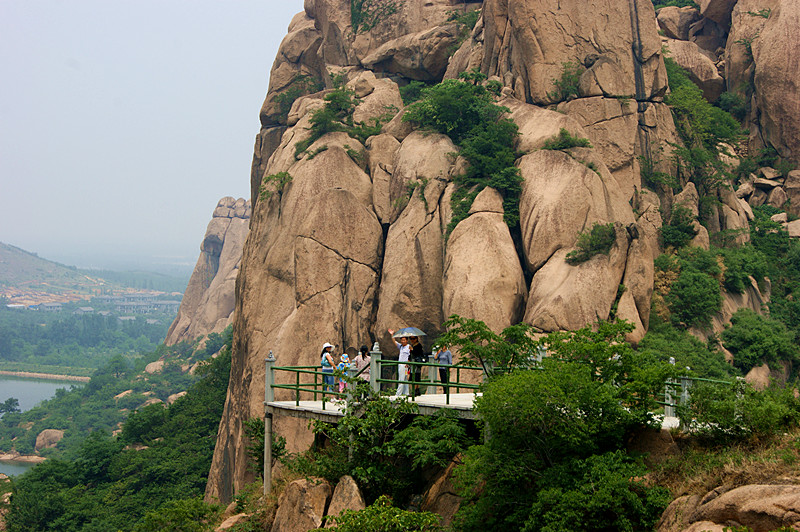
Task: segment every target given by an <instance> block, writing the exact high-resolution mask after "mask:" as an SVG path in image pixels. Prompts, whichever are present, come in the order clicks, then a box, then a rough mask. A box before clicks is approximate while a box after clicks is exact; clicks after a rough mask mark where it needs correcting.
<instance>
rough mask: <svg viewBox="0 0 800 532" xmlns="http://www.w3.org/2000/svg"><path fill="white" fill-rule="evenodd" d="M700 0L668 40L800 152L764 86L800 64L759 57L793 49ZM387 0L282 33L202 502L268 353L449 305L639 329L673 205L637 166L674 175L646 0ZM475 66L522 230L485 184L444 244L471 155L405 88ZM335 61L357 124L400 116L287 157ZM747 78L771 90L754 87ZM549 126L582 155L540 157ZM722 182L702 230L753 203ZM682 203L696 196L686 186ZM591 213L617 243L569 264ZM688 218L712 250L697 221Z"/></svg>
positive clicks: (302, 17)
mask: <svg viewBox="0 0 800 532" xmlns="http://www.w3.org/2000/svg"><path fill="white" fill-rule="evenodd" d="M745 1H746V0H740V3H742V2H745ZM773 3H774V4H775V7H774V8H773V9H772V11H771V14H770V16H769V17H768V19H767V20H766V22H765V23H764V24H763V28H762V29H761V30H758V31H760V33H759V34H758V35H759V36H758V39H761V40H764V36H765V35H767V34H769V32H774V33H776V34H780V32H782V31H783V32H786V31H787V29H786V28H789V27H790V22H791V21H792V20H794V19H793V17H796V15H797V11H798V10H797V8H796V7H795V6H794V4H793V3H792V2H790V1H789V0H783V1H778V0H774V1H773ZM573 4H574V5H573ZM577 4H580V5H577ZM703 4H704V6H703V9H702V10H701V11H700V12H697V11H693V12H692V13H690V14H685V13H683V12H681V15H680V16H678V20H677V22H675V23H674V25H675V27H676V29H675V32H674V34H673V35H672V40H674V41H676V42H685V43H689V44H691V45H692V46H694V47H696V48H697V49H698V50H700V52H698V53H700V54H702V55H703V56H704V57H706V58H707V59H708V62H710V63H711V64H712V65H713V67H709V65H708V63H703V65H704V68H706V70H707V71H709V72H707V74H708V75H707V76H706V77H707V78H713V79H716V78H715V77H714V72H710V71H714V70H715V71H716V75H717V77H721V74H720V72H719V71H720V70H722V71H723V73H724V72H725V69H727V70H728V71H729V72H741V74H736V75H740V76H750V77H751V78H752V79H754V83H755V85H754V86H755V92H753V97H754V98H755V100H754V102H755V103H754V106H753V108H752V109H753V110H751V111H750V113H751V114H750V119H749V120H750V122H749V123H750V124H751V131H752V134H751V143H752V144H753V146H756V145H757V144H759V143H761V144H762V145H763V144H764V143H769V145H771V146H774V147H775V148H776V149H777V150H778V151H779V152H780V153H781V154H782V155H783V156H787V157H788V156H793V157H796V156H797V155H798V152H797V149H796V147H795V146H794V145H793V142H795V141H796V138H797V137H796V136H794V137H793V136H792V135H793V134H792V131H793V130H792V128H793V127H795V125H796V124H795V120H797V119H798V117H800V113H794V114H792V113H791V112H789V107H790V106H791V105H794V104H793V103H792V101H791V100H792V98H783V97H776V96H775V92H770V90H774V89H776V88H777V87H784V88H785V89H786V88H789V87H791V85H792V83H793V80H794V81H796V75H797V72H798V70H797V69H794V71H792V72H787V71H786V70H784V69H770V68H768V67H767V66H766V65H768V64H770V63H769V62H770V61H781V59H780V58H781V57H783V58H784V59H786V60H788V59H787V57H788V56H786V55H780V53H781V52H780V50H771V49H768V48H769V47H767V46H764V47H763V49H762V48H760V47H759V46H756V45H755V44H754V45H753V54H752V57H750V56H747V57H746V58H744V57H740V56H737V55H736V53H735V48H736V47H735V46H733V45H732V44H731V45H730V47H731V49H732V50H733V51H731V52H728V51H727V49H726V48H725V43H726V42H730V40H729V39H730V38H733V37H729V36H735V35H737V32H740V31H744V29H742V28H743V26H742V24H740V23H739V22H738V21H739V19H741V18H742V17H741V16H739V15H737V11H735V9H734V6H733V4H735V2H734V1H728V2H722V1H715V0H711V1H710V2H703ZM722 4H724V5H722ZM397 8H398V10H397V12H396V13H394V14H392V15H390V16H389V17H387V18H386V19H385V20H382V21H379V22H378V24H377V25H375V26H374V27H373V28H371V29H368V30H367V31H362V30H363V29H364V28H362V27H361V26H359V27H357V28H354V25H353V22H354V19H353V18H352V17H351V12H350V2H347V1H346V0H306V2H305V10H304V12H302V13H300V14H298V15H296V16H295V18H294V19H293V20H292V22H291V24H290V26H289V32H288V35H287V36H286V37H285V38H284V40H283V43H282V44H281V47H280V50H279V52H278V56H277V58H276V60H275V63H274V65H273V68H272V72H271V76H270V86H269V92H268V94H267V97H266V100H265V102H264V105H263V107H262V109H261V113H260V118H261V124H262V128H261V131H260V132H259V134H258V136H257V138H256V143H255V154H254V158H253V166H252V176H251V184H252V201H253V205H254V207H253V218H252V221H251V231H250V234H249V236H248V238H247V242H246V244H245V247H244V253H243V258H242V265H241V269H240V272H239V277H238V280H237V285H236V290H237V298H236V311H235V324H234V347H233V352H234V358H233V363H232V370H231V379H230V386H229V392H228V400H227V402H226V406H225V413H224V416H223V419H222V422H221V424H220V431H219V436H218V441H217V447H216V452H215V456H214V463H213V466H212V470H211V474H210V481H209V485H208V490H207V497H208V498H209V499H214V498H219V499H221V500H223V501H228V500H230V499H231V497H232V495H233V494H234V492H235V491H236V490H238V489H239V488H240V487H241V486H243V484H244V483H245V482H246V481H247V480H249V478H250V475H251V474H252V473H249V472H248V470H247V458H246V452H245V448H244V444H243V440H242V423H243V422H244V421H245V420H247V419H249V418H252V417H261V416H262V415H263V404H262V401H263V389H264V366H263V360H264V358H265V357H266V356H267V353H268V352H269V351H270V350H273V351H274V353H275V354H276V356H277V358H278V361H279V362H278V363H279V365H298V364H304V365H307V364H316V362H317V354H318V353H319V349H320V345H321V344H322V343H323V342H325V341H330V342H333V343H335V344H339V345H342V346H356V345H361V344H365V343H371V342H372V341H375V340H377V341H380V342H381V348H382V349H383V351H384V352H386V353H388V354H389V355H391V354H393V351H394V346H393V344H392V343H391V342H390V340H389V338H388V336H387V335H386V333H385V331H386V329H387V328H388V327H402V326H411V325H413V326H417V327H420V328H422V329H423V330H425V331H426V332H427V333H428V334H429V335H431V336H434V335H436V334H438V333H439V332H441V323H442V321H443V320H444V319H445V318H446V317H447V316H449V315H451V314H453V313H457V314H460V315H462V316H464V317H474V318H479V319H481V320H483V321H485V322H486V323H487V324H489V325H490V326H491V327H492V328H493V329H494V330H501V329H502V328H504V327H506V326H508V325H511V324H513V323H517V322H519V321H520V320H524V321H526V322H528V323H530V324H533V325H535V326H536V327H538V328H540V329H542V330H544V331H552V330H561V329H575V328H580V327H583V326H585V325H587V324H591V323H593V322H595V321H596V320H597V319H606V318H608V317H609V316H610V314H611V312H612V308H613V309H616V316H618V317H621V318H624V319H627V320H629V321H631V322H633V323H634V324H635V325H636V330H635V331H634V332H633V333H632V335H631V337H630V339H631V340H633V341H636V340H638V339H639V338H641V336H642V335H643V334H644V332H645V331H646V329H647V326H648V323H649V313H650V303H651V297H652V293H653V279H654V266H653V260H654V258H655V257H656V256H657V255H658V254H659V253H660V250H659V239H658V235H659V228H660V227H661V225H662V219H661V213H662V212H668V211H669V209H670V208H671V206H672V204H673V203H674V202H675V201H676V198H675V197H674V196H673V195H672V191H671V190H661V191H660V192H659V194H656V193H654V192H652V191H648V190H646V189H643V188H642V182H641V177H640V175H641V168H640V165H641V161H642V160H648V161H662V162H660V163H658V164H657V165H656V166H657V167H658V169H659V170H661V171H664V172H668V173H669V172H674V168H672V167H671V166H670V163H669V161H670V157H669V156H670V153H671V150H672V149H673V146H674V145H676V144H677V143H678V142H679V138H678V134H677V131H676V128H675V124H674V123H673V118H672V114H671V112H670V110H669V108H668V107H667V106H666V105H665V104H664V102H663V99H664V96H665V95H666V94H667V92H668V87H667V77H666V71H665V66H664V51H663V49H662V44H663V43H662V37H661V36H660V35H659V31H658V25H657V17H656V13H655V11H654V8H653V4H652V2H651V1H650V0H586V1H585V2H580V3H566V2H562V1H560V0H526V1H517V2H510V1H508V0H486V1H485V2H469V3H464V2H456V1H454V0H425V1H423V0H409V1H406V2H399V3H397ZM478 8H479V9H481V15H480V18H479V19H478V22H477V24H476V25H475V27H474V28H473V29H472V30H471V31H467V32H466V35H464V28H463V27H462V26H461V25H460V24H459V23H457V22H454V21H453V20H452V18H453V17H452V16H451V13H452V12H456V13H464V12H467V11H469V10H473V9H478ZM712 15H713V16H712ZM681 17H683V18H681ZM751 18H752V17H751ZM661 19H662V17H661V16H660V15H659V17H658V21H659V22H661ZM684 19H686V20H691V21H693V22H691V23H688V22H686V21H685V20H684ZM743 20H744V19H743ZM746 22H747V23H748V24H749V23H751V22H752V21H751V20H750V19H746ZM758 22H761V21H758ZM701 23H702V24H703V26H699V24H701ZM666 24H667V23H666V22H664V23H662V27H663V26H664V25H666ZM685 26H686V27H685ZM464 37H465V38H464ZM462 39H463V42H462ZM681 39H683V40H681ZM726 39H728V40H727V41H726ZM796 41H797V39H796V38H795V39H794V41H793V42H794V43H795V45H796ZM765 42H766V41H765ZM790 42H792V41H791V40H790ZM786 47H787V49H789V48H790V47H791V46H790V44H786ZM675 48H676V49H677V45H676V46H675ZM451 54H452V55H451ZM676 55H677V54H676ZM734 56H735V57H734ZM568 64H569V65H580V72H581V73H580V77H579V80H578V88H577V91H576V94H571V95H569V96H568V97H562V96H559V95H558V94H556V93H554V91H553V86H554V80H557V79H558V78H559V77H560V76H561V75H562V72H563V71H564V69H565V65H568ZM759 65H764V67H763V70H759V68H760V66H759ZM473 69H478V70H479V71H480V72H481V73H482V74H484V75H485V76H487V77H488V78H489V80H494V81H497V82H499V83H500V85H501V87H502V89H501V92H500V97H499V102H498V103H500V104H501V105H503V106H505V107H507V108H508V109H509V111H510V113H509V117H510V118H511V119H513V120H514V122H515V123H516V124H517V125H518V126H519V131H520V137H519V143H518V146H516V149H517V151H518V152H519V153H521V154H522V155H521V156H520V157H519V159H518V160H517V162H516V166H517V167H518V168H519V171H520V173H521V175H522V177H523V179H524V182H523V186H522V192H521V195H520V198H519V210H520V222H519V228H518V231H516V230H515V231H512V230H510V229H509V227H508V226H507V225H506V224H505V223H504V221H503V217H504V209H503V200H502V198H501V197H500V195H499V194H498V193H497V192H496V191H494V190H493V189H490V188H486V189H484V190H483V191H482V192H481V193H480V194H479V195H478V197H477V198H476V199H475V201H474V203H473V204H472V207H471V210H470V211H469V215H468V216H467V217H466V218H465V219H463V220H462V221H460V223H458V224H457V225H456V227H455V228H454V229H453V230H452V233H450V234H449V235H447V234H446V233H447V227H448V225H449V223H450V221H451V220H452V217H453V212H452V207H451V201H450V200H451V196H452V194H453V191H454V183H453V178H454V176H456V175H459V174H461V173H463V171H464V165H465V162H464V160H463V159H461V158H460V157H457V151H458V149H457V147H456V146H455V145H454V144H453V141H452V140H451V139H450V138H448V137H446V136H444V135H439V134H431V133H423V132H420V131H414V130H413V129H412V127H411V126H410V125H409V124H408V123H407V122H403V121H402V120H401V115H402V109H403V101H402V99H401V96H400V91H399V88H400V87H401V86H404V85H406V84H407V83H409V81H412V80H421V81H441V80H442V79H443V78H455V77H457V75H458V74H459V72H463V71H468V70H473ZM748 69H749V70H748ZM332 72H333V73H334V74H335V76H334V77H341V78H343V79H344V80H345V81H346V82H347V87H348V88H350V89H351V90H352V91H353V92H354V93H355V94H356V96H357V97H358V102H359V104H358V107H357V108H356V110H355V112H354V114H353V119H354V120H355V121H357V122H366V121H368V120H369V119H371V118H376V117H379V116H381V115H384V114H386V113H387V112H391V114H392V115H393V116H394V118H393V119H392V120H391V121H389V122H388V123H387V124H386V125H385V126H384V127H383V130H382V132H380V133H379V134H376V135H373V136H371V137H369V138H367V139H366V140H365V141H364V142H360V141H358V140H356V139H355V138H351V137H349V136H348V135H347V134H346V133H344V132H341V131H339V132H334V133H328V134H327V135H325V136H322V137H321V138H318V139H316V140H315V141H314V142H313V143H312V144H311V145H310V146H309V147H308V149H307V150H306V151H305V152H303V153H297V152H296V144H297V143H298V142H301V141H304V140H305V139H307V138H309V136H310V127H311V124H312V122H311V116H312V113H313V112H314V111H315V110H317V109H320V108H321V107H322V106H323V105H324V104H325V102H324V100H323V97H324V95H325V94H326V88H327V89H330V88H331V87H333V80H332V76H331V73H332ZM746 72H750V74H747V73H746ZM768 74H769V76H777V77H779V78H780V80H775V79H773V80H769V79H768V77H769V76H768ZM731 75H733V74H731ZM793 76H794V77H793ZM748 79H749V78H748ZM716 83H717V85H716V86H714V87H711V88H710V89H709V90H710V91H713V90H718V89H719V87H718V85H719V82H716ZM727 83H728V85H730V83H731V82H730V80H729V81H727ZM759 83H761V84H764V85H765V86H766V85H770V87H771V89H770V90H767V89H766V88H765V89H763V90H759ZM711 85H713V84H711ZM715 87H716V88H715ZM796 93H797V91H795V94H796ZM710 94H713V92H711V93H710ZM776 100H781V101H780V102H778V101H776ZM562 129H566V130H567V131H568V132H569V133H571V134H572V135H574V136H577V137H584V138H588V139H589V140H590V141H591V146H592V147H590V148H589V147H583V148H573V149H571V150H567V151H558V150H556V151H553V150H541V149H540V148H542V146H543V145H544V144H545V142H546V141H547V140H549V139H551V138H553V137H555V136H557V135H558V134H559V132H560V130H562ZM275 176H283V179H282V180H276V179H274V178H275ZM287 176H288V177H287ZM265 178H266V179H265ZM276 183H277V185H276ZM409 190H411V193H409V192H408V191H409ZM717 194H718V197H719V202H718V205H717V204H715V207H714V208H715V209H716V210H715V211H714V212H713V216H712V218H713V220H715V221H713V222H712V223H711V227H712V229H711V230H712V231H723V230H726V229H733V230H737V229H743V228H744V229H746V228H747V223H748V214H747V210H748V208H747V204H746V202H745V201H744V200H742V199H741V198H739V197H737V195H736V194H734V193H733V192H731V191H727V190H721V191H719V192H718V193H717ZM687 198H688V199H687ZM677 201H683V202H685V203H687V204H689V205H692V206H693V208H694V209H696V208H697V200H696V193H695V197H692V194H691V191H687V193H686V194H684V195H683V196H681V197H679V198H677ZM595 223H600V224H608V223H611V224H613V225H614V244H613V246H612V248H611V250H610V252H609V253H608V254H600V255H597V256H595V257H593V258H591V259H590V260H588V261H586V262H584V263H582V264H580V265H577V266H571V265H569V264H567V263H566V262H565V257H566V255H567V254H568V253H569V252H570V251H572V250H573V249H574V248H575V245H576V242H577V239H578V236H579V234H580V233H582V232H584V231H587V230H589V229H591V227H592V226H593V224H595ZM707 225H708V224H707ZM698 226H699V224H698ZM699 227H701V228H702V229H703V230H705V231H706V233H705V245H706V246H707V245H708V229H706V228H705V227H703V226H699ZM699 238H700V242H699V245H703V235H702V234H701V235H699ZM620 285H624V286H625V287H626V290H624V291H623V290H619V287H620ZM275 428H276V431H278V432H279V433H281V434H283V435H285V436H286V437H287V439H288V440H289V441H288V444H289V446H290V447H291V448H294V449H299V448H301V447H302V446H304V445H305V444H307V443H308V434H307V432H306V431H304V430H302V427H301V426H300V424H298V423H293V422H292V421H291V420H286V419H277V420H276V421H275Z"/></svg>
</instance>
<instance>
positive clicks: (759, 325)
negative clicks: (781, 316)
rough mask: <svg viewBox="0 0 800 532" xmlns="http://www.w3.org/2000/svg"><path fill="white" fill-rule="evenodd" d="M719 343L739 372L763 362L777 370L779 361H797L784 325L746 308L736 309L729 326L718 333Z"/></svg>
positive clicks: (798, 355) (796, 351)
mask: <svg viewBox="0 0 800 532" xmlns="http://www.w3.org/2000/svg"><path fill="white" fill-rule="evenodd" d="M722 344H723V345H724V346H725V349H728V350H729V351H730V352H731V353H733V364H734V366H736V367H737V368H739V369H741V370H742V371H743V372H747V371H749V370H750V369H751V368H752V367H754V366H758V365H761V364H763V363H766V364H769V365H770V366H771V367H778V365H779V363H780V362H789V363H791V364H795V365H796V364H797V363H798V362H800V348H798V346H797V344H796V343H795V341H794V336H793V335H792V334H791V333H790V332H789V331H788V330H787V329H786V326H785V325H784V324H783V323H781V322H779V321H777V320H774V319H771V318H769V317H766V316H761V315H759V314H756V313H755V312H753V311H752V310H750V309H739V310H738V311H736V314H734V315H733V316H732V317H731V326H730V327H728V328H727V329H725V330H724V331H722Z"/></svg>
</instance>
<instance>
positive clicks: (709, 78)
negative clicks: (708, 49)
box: [665, 39, 725, 102]
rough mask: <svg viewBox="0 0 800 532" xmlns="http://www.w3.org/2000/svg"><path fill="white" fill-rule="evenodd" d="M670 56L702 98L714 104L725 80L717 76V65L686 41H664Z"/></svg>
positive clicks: (722, 89)
mask: <svg viewBox="0 0 800 532" xmlns="http://www.w3.org/2000/svg"><path fill="white" fill-rule="evenodd" d="M665 45H666V47H667V49H669V51H670V56H671V57H672V58H673V59H674V60H675V62H676V63H678V65H680V66H681V67H683V68H684V69H685V70H686V72H688V74H689V79H691V80H692V82H694V84H695V85H697V86H698V87H700V89H701V90H702V91H703V97H704V98H705V99H706V100H708V101H709V102H716V101H717V99H718V98H719V95H720V94H722V92H723V91H724V90H725V80H724V79H723V78H722V76H720V75H719V72H718V71H717V65H715V64H714V61H712V60H711V59H710V58H709V57H708V56H707V55H706V54H705V53H703V51H702V50H701V48H700V47H699V46H697V44H695V43H693V42H688V41H678V40H675V39H666V42H665Z"/></svg>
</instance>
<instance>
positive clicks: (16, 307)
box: [6, 303, 25, 310]
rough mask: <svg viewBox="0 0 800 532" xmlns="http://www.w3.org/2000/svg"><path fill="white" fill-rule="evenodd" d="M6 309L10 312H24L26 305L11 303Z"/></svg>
mask: <svg viewBox="0 0 800 532" xmlns="http://www.w3.org/2000/svg"><path fill="white" fill-rule="evenodd" d="M6 308H7V309H10V310H24V309H25V305H20V304H19V303H9V304H8V305H6Z"/></svg>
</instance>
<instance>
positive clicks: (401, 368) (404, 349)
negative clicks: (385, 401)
mask: <svg viewBox="0 0 800 532" xmlns="http://www.w3.org/2000/svg"><path fill="white" fill-rule="evenodd" d="M389 334H390V335H393V334H394V330H393V329H389ZM395 345H396V346H397V348H398V349H399V350H400V356H399V357H398V358H397V360H398V362H400V364H398V365H397V380H399V381H403V382H401V383H400V384H399V385H398V386H397V393H396V394H395V395H408V384H406V382H405V381H408V375H407V371H408V366H407V365H406V364H403V362H408V358H409V356H410V355H411V346H410V345H408V338H398V339H397V340H396V341H395Z"/></svg>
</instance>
